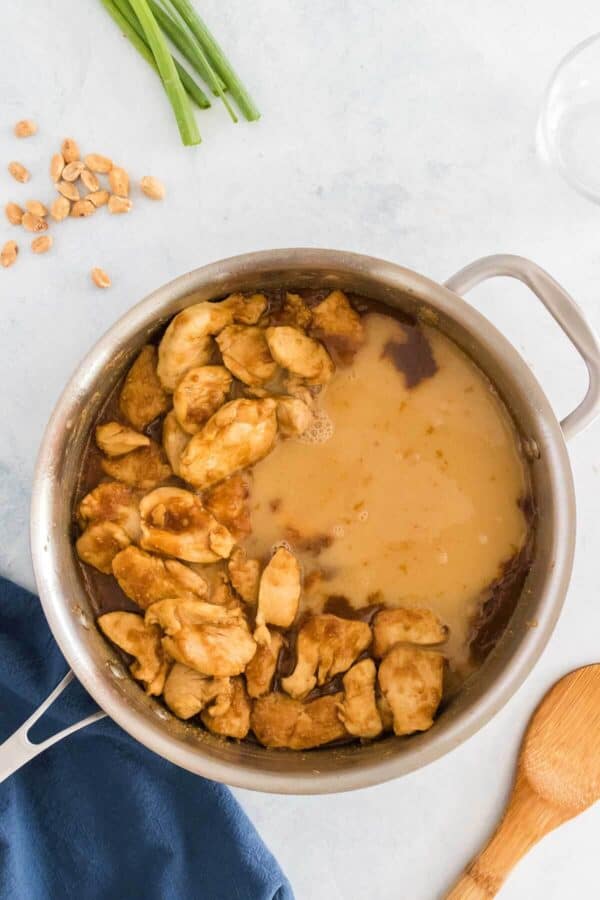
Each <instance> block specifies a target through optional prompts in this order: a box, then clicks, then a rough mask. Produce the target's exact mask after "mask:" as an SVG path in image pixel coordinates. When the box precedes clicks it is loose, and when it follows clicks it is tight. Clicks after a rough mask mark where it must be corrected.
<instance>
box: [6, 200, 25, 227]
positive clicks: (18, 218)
mask: <svg viewBox="0 0 600 900" xmlns="http://www.w3.org/2000/svg"><path fill="white" fill-rule="evenodd" d="M4 211H5V213H6V218H7V219H8V221H9V222H10V224H11V225H20V224H21V222H22V221H23V212H24V210H22V209H21V207H20V206H19V204H18V203H7V204H6V206H5V207H4Z"/></svg>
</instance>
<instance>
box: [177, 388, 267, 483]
mask: <svg viewBox="0 0 600 900" xmlns="http://www.w3.org/2000/svg"><path fill="white" fill-rule="evenodd" d="M275 409H276V403H275V400H271V399H266V400H246V399H241V400H232V401H231V402H229V403H226V404H225V406H222V407H221V409H220V410H219V411H218V412H217V413H215V415H214V416H212V418H210V419H209V420H208V422H207V423H206V425H205V426H204V428H203V429H202V431H200V432H199V433H198V434H195V435H194V436H193V438H192V439H191V441H190V442H189V444H188V445H187V447H186V449H185V450H184V452H183V454H182V456H181V464H180V467H179V470H180V473H181V477H182V478H184V479H185V481H189V483H190V484H193V485H194V487H197V488H207V487H210V486H211V485H213V484H216V483H217V482H218V481H223V479H224V478H227V477H228V475H233V473H234V472H237V471H239V470H240V469H245V468H247V467H248V466H252V465H254V463H256V462H258V461H259V459H262V458H263V457H264V456H266V455H267V453H269V452H270V451H271V449H272V448H273V445H274V444H275V439H276V437H277V416H276V415H275Z"/></svg>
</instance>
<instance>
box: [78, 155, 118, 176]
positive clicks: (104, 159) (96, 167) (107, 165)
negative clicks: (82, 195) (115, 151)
mask: <svg viewBox="0 0 600 900" xmlns="http://www.w3.org/2000/svg"><path fill="white" fill-rule="evenodd" d="M84 162H85V164H86V166H87V167H88V169H91V170H92V172H99V173H100V175H107V174H108V173H109V172H110V170H111V169H112V159H109V158H108V156H101V155H100V154H99V153H90V154H88V156H86V157H85V159H84Z"/></svg>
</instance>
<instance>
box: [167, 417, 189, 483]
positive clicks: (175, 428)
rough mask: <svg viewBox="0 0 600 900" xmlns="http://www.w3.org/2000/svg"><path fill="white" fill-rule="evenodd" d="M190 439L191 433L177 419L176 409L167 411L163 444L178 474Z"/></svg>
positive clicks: (171, 464) (170, 463)
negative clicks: (182, 456) (182, 455)
mask: <svg viewBox="0 0 600 900" xmlns="http://www.w3.org/2000/svg"><path fill="white" fill-rule="evenodd" d="M189 441H190V435H189V434H188V433H187V431H184V430H183V428H182V427H181V425H180V424H179V422H178V421H177V416H176V415H175V410H174V409H172V410H171V412H170V413H167V415H166V416H165V418H164V421H163V429H162V444H163V448H164V451H165V453H166V455H167V459H168V460H169V465H170V466H171V468H172V469H173V471H174V473H175V474H176V475H179V462H180V460H181V454H182V453H183V451H184V450H185V448H186V447H187V445H188V444H189Z"/></svg>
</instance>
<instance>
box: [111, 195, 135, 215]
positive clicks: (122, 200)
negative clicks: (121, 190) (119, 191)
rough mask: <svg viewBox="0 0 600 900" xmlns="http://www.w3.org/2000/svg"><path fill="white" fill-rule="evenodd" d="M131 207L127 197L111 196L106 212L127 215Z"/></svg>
mask: <svg viewBox="0 0 600 900" xmlns="http://www.w3.org/2000/svg"><path fill="white" fill-rule="evenodd" d="M132 205H133V204H132V202H131V200H128V199H127V197H117V196H116V195H115V194H111V195H110V197H109V198H108V211H109V212H111V213H128V212H129V210H130V209H131V207H132Z"/></svg>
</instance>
